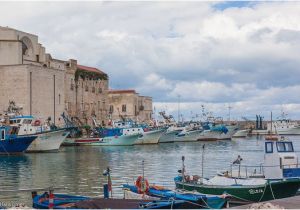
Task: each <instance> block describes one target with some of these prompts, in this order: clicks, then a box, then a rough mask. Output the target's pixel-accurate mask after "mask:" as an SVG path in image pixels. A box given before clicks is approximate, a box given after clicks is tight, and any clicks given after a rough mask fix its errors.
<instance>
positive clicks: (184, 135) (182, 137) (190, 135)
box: [174, 129, 202, 142]
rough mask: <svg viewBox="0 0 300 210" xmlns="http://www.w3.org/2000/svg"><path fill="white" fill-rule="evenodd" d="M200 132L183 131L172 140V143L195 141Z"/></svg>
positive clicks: (198, 130)
mask: <svg viewBox="0 0 300 210" xmlns="http://www.w3.org/2000/svg"><path fill="white" fill-rule="evenodd" d="M201 132H202V130H200V129H197V130H183V131H181V132H180V133H179V134H178V135H177V136H175V138H174V142H189V141H197V140H198V138H199V136H200V135H201Z"/></svg>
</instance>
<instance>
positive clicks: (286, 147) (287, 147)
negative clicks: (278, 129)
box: [276, 142, 294, 152]
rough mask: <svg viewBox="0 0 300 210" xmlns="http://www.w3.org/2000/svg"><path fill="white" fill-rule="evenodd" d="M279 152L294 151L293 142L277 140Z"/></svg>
mask: <svg viewBox="0 0 300 210" xmlns="http://www.w3.org/2000/svg"><path fill="white" fill-rule="evenodd" d="M276 146H277V151H278V152H294V148H293V143H292V142H276Z"/></svg>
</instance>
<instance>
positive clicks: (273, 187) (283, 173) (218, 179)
mask: <svg viewBox="0 0 300 210" xmlns="http://www.w3.org/2000/svg"><path fill="white" fill-rule="evenodd" d="M238 159H239V161H235V162H236V164H234V165H235V166H236V167H237V170H233V169H231V170H228V171H226V172H223V173H219V174H218V175H217V176H215V177H213V178H211V179H204V178H201V179H199V178H195V176H192V177H191V176H188V175H186V174H185V166H184V157H183V158H182V162H183V164H182V170H180V173H181V175H180V176H177V177H175V178H174V181H175V184H176V188H177V189H184V190H188V191H197V192H199V193H203V194H212V195H221V194H223V193H225V192H226V193H227V194H228V195H230V196H232V198H233V199H232V200H233V201H237V202H239V203H240V202H241V203H247V202H260V201H267V200H273V199H280V198H286V197H291V196H294V195H296V193H297V191H298V189H299V188H300V168H299V164H298V157H297V154H296V153H295V152H294V147H293V142H291V141H276V142H274V141H267V142H265V155H264V163H263V164H261V165H259V166H244V165H242V164H241V161H242V159H241V158H238ZM255 167H258V168H260V169H259V170H257V169H256V168H255ZM243 169H244V171H243ZM202 171H203V169H202ZM202 177H203V176H202Z"/></svg>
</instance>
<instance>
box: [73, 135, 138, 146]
mask: <svg viewBox="0 0 300 210" xmlns="http://www.w3.org/2000/svg"><path fill="white" fill-rule="evenodd" d="M139 135H140V134H130V135H121V136H118V135H115V136H106V137H103V138H100V137H99V138H98V137H93V138H80V139H76V140H75V143H76V144H77V145H83V146H133V145H134V144H135V142H136V141H137V139H138V137H139Z"/></svg>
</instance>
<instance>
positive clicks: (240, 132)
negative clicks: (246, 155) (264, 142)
mask: <svg viewBox="0 0 300 210" xmlns="http://www.w3.org/2000/svg"><path fill="white" fill-rule="evenodd" d="M249 131H250V129H243V130H238V131H237V132H236V133H235V134H233V136H232V138H245V137H247V136H248V134H249Z"/></svg>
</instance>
